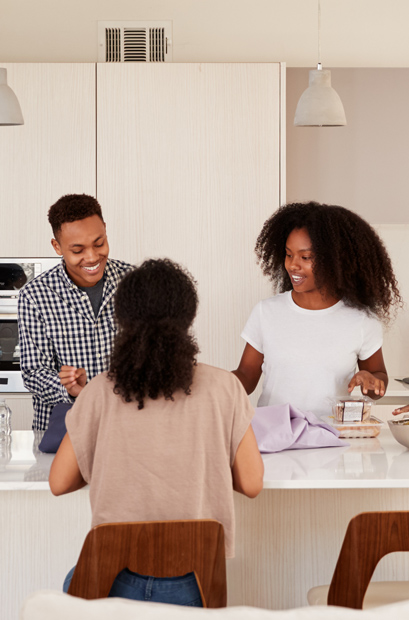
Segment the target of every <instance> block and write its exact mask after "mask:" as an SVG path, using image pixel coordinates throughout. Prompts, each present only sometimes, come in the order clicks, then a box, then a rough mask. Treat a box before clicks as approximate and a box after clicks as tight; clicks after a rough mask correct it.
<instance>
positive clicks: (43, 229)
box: [0, 63, 96, 257]
mask: <svg viewBox="0 0 409 620" xmlns="http://www.w3.org/2000/svg"><path fill="white" fill-rule="evenodd" d="M2 66H4V67H5V68H6V69H7V77H8V83H9V85H10V86H11V87H12V88H13V90H14V92H15V93H16V95H17V96H18V99H19V101H20V105H21V109H22V111H23V116H24V125H21V126H19V127H0V212H1V226H0V255H1V256H6V257H8V256H10V257H13V256H15V257H19V256H53V255H54V250H53V249H52V247H51V244H50V239H51V230H50V226H49V224H48V221H47V211H48V209H49V207H50V206H51V205H52V204H53V203H54V202H55V201H56V200H57V199H58V198H59V197H60V196H62V195H63V194H69V193H88V194H93V195H95V191H96V190H95V188H96V166H95V161H96V149H95V65H93V64H90V63H87V64H60V63H56V64H48V63H47V64H42V63H41V64H36V63H33V64H9V65H2Z"/></svg>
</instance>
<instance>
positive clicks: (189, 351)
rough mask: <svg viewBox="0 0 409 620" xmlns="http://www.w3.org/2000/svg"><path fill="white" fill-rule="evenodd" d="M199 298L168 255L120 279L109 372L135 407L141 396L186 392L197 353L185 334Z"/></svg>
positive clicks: (190, 280)
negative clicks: (116, 333) (116, 331)
mask: <svg viewBox="0 0 409 620" xmlns="http://www.w3.org/2000/svg"><path fill="white" fill-rule="evenodd" d="M197 305H198V298H197V292H196V286H195V281H194V280H193V278H192V276H191V275H190V273H189V272H188V271H186V270H184V269H183V268H182V267H181V266H180V265H177V264H176V263H174V262H172V261H171V260H169V259H160V260H159V259H158V260H153V259H150V260H147V261H145V262H144V263H142V265H141V266H140V267H136V268H135V269H133V270H132V271H131V272H129V273H128V274H127V275H126V276H125V278H124V279H123V280H122V282H121V283H120V285H119V287H118V290H117V294H116V299H115V314H116V318H117V320H118V323H119V333H118V335H117V337H116V339H115V343H114V348H113V352H112V357H111V364H110V369H109V373H108V376H109V377H110V379H111V380H112V381H114V383H115V387H114V390H115V392H116V393H117V394H121V396H122V397H123V398H124V399H125V401H126V402H130V401H131V400H135V401H137V402H138V407H139V409H142V408H143V403H144V398H146V397H149V398H153V399H156V398H158V397H159V396H164V397H165V398H167V399H172V400H173V394H174V392H175V391H176V390H179V389H182V390H184V392H185V393H186V394H189V393H190V386H191V383H192V381H193V371H194V364H195V363H196V355H197V354H198V352H199V349H198V346H197V343H196V341H195V339H194V338H193V336H192V335H191V334H190V333H189V328H190V327H191V325H192V323H193V320H194V318H195V316H196V311H197Z"/></svg>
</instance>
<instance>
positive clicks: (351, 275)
mask: <svg viewBox="0 0 409 620" xmlns="http://www.w3.org/2000/svg"><path fill="white" fill-rule="evenodd" d="M255 252H256V255H257V259H258V262H259V263H260V266H261V269H262V271H263V273H264V275H266V276H267V277H268V278H269V279H270V280H271V281H272V283H273V289H274V292H275V293H277V294H276V295H275V296H274V297H270V298H269V299H265V300H263V301H261V302H259V303H258V304H257V305H256V306H255V308H254V309H253V312H252V314H251V315H250V318H249V320H248V321H247V324H246V326H245V328H244V331H243V333H242V337H243V338H244V340H245V341H246V343H247V344H246V346H245V349H244V353H243V356H242V359H241V361H240V365H239V367H238V368H237V370H235V371H234V373H235V374H236V375H237V377H238V378H239V379H240V380H241V382H242V383H243V385H244V387H245V389H246V391H247V393H248V394H250V393H251V392H253V390H254V389H255V388H256V386H257V383H258V381H259V379H260V376H261V374H262V373H263V374H264V383H263V391H262V394H261V396H260V399H259V402H258V404H259V406H265V405H273V404H284V403H287V402H289V403H291V404H292V405H294V406H296V407H298V408H300V409H302V410H305V411H312V412H313V413H315V414H316V415H324V414H329V413H330V412H331V403H332V401H333V400H334V399H335V398H342V397H344V398H346V397H348V394H350V393H351V392H352V390H353V389H354V387H355V386H360V388H361V391H362V394H364V395H366V396H369V397H371V398H373V399H378V398H380V397H381V396H383V395H384V394H385V390H386V387H387V384H388V376H387V373H386V368H385V364H384V361H383V356H382V322H383V323H388V322H389V320H390V319H391V318H392V316H393V315H394V312H395V311H396V310H397V309H398V307H399V306H400V305H401V304H402V300H401V297H400V294H399V290H398V285H397V282H396V278H395V275H394V273H393V269H392V264H391V260H390V258H389V256H388V253H387V251H386V249H385V246H384V245H383V243H382V241H381V240H380V238H379V236H378V235H377V233H376V232H375V231H374V229H373V228H372V227H371V226H370V225H369V224H368V223H367V222H366V221H365V220H363V219H362V218H361V217H359V216H358V215H357V214H356V213H353V212H351V211H349V210H348V209H345V208H343V207H339V206H332V205H323V204H318V203H316V202H309V203H295V204H288V205H286V206H283V207H281V208H280V209H279V210H278V211H277V212H276V213H274V214H273V215H272V216H271V217H270V218H269V219H268V220H267V221H266V222H265V224H264V226H263V229H262V231H261V233H260V235H259V237H258V239H257V243H256V248H255ZM357 365H358V371H357V368H356V366H357Z"/></svg>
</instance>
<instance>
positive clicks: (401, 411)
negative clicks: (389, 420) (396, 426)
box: [392, 405, 409, 415]
mask: <svg viewBox="0 0 409 620" xmlns="http://www.w3.org/2000/svg"><path fill="white" fill-rule="evenodd" d="M408 411H409V405H406V407H399V409H394V410H393V411H392V415H399V414H400V413H407V412H408Z"/></svg>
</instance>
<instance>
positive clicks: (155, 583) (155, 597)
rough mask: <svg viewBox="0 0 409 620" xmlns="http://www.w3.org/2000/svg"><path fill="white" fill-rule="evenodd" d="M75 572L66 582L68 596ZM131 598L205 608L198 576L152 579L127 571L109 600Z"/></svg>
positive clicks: (122, 573) (70, 574)
mask: <svg viewBox="0 0 409 620" xmlns="http://www.w3.org/2000/svg"><path fill="white" fill-rule="evenodd" d="M74 569H75V566H74V568H72V569H71V570H70V572H69V573H68V575H67V576H66V578H65V581H64V586H63V591H64V592H68V588H69V586H70V583H71V578H72V576H73V574H74ZM113 596H116V597H119V598H129V599H132V600H133V601H152V602H153V603H169V604H172V605H185V606H190V607H203V604H202V599H201V596H200V590H199V586H198V585H197V581H196V577H195V574H194V573H187V575H183V576H181V577H148V576H146V575H139V574H138V573H133V572H132V571H130V570H129V568H124V570H122V571H121V572H120V573H119V574H118V575H117V576H116V578H115V581H114V583H113V584H112V587H111V590H110V592H109V594H108V597H113Z"/></svg>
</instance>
